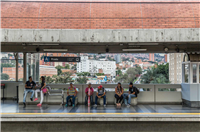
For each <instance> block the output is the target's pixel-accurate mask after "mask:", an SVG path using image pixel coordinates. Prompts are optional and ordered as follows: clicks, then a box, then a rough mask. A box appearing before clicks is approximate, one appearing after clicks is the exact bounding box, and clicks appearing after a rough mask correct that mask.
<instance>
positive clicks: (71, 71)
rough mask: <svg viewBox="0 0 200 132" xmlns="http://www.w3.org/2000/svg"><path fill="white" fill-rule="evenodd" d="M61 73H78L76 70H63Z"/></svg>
mask: <svg viewBox="0 0 200 132" xmlns="http://www.w3.org/2000/svg"><path fill="white" fill-rule="evenodd" d="M61 71H62V72H70V73H72V74H73V73H76V71H75V70H73V69H61Z"/></svg>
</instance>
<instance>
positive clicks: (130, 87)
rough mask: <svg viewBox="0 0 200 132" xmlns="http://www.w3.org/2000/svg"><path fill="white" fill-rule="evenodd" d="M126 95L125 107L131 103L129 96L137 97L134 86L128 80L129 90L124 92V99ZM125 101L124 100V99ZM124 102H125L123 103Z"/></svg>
mask: <svg viewBox="0 0 200 132" xmlns="http://www.w3.org/2000/svg"><path fill="white" fill-rule="evenodd" d="M127 96H128V104H127V107H130V104H131V98H135V97H137V88H136V87H135V86H133V83H132V82H130V84H129V92H128V94H124V101H125V99H126V98H127ZM125 102H126V101H125ZM125 104H126V103H125Z"/></svg>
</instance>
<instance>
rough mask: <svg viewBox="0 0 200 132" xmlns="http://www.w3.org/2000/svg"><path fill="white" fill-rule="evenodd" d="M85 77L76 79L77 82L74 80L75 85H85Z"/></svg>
mask: <svg viewBox="0 0 200 132" xmlns="http://www.w3.org/2000/svg"><path fill="white" fill-rule="evenodd" d="M87 80H88V79H87V77H85V76H84V77H79V78H77V80H76V83H77V84H86V83H87Z"/></svg>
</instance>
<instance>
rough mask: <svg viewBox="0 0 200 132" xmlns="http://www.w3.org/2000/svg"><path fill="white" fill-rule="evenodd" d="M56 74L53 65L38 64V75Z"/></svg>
mask: <svg viewBox="0 0 200 132" xmlns="http://www.w3.org/2000/svg"><path fill="white" fill-rule="evenodd" d="M53 75H57V69H56V68H55V67H54V66H45V65H40V76H50V77H52V76H53Z"/></svg>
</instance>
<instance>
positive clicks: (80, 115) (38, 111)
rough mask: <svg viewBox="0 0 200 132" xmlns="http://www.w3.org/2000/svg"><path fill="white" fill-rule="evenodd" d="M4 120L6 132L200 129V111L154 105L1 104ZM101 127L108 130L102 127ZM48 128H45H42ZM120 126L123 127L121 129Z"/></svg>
mask: <svg viewBox="0 0 200 132" xmlns="http://www.w3.org/2000/svg"><path fill="white" fill-rule="evenodd" d="M1 121H2V130H3V131H5V132H7V131H18V130H19V131H32V130H34V131H65V130H66V129H68V130H70V131H95V129H102V130H104V129H105V128H107V129H105V131H111V130H113V131H116V130H118V129H119V130H123V129H127V130H130V131H131V130H132V127H136V128H135V130H137V131H140V130H142V129H143V130H144V131H145V130H146V131H149V130H151V131H155V130H156V129H158V128H156V127H158V126H156V124H157V125H161V126H162V129H158V130H157V131H163V130H164V129H165V130H168V131H171V130H180V129H182V128H184V130H188V131H190V130H193V131H197V130H200V108H189V107H185V106H182V105H152V104H151V105H148V104H145V105H137V106H131V107H129V108H127V107H125V106H122V107H121V108H120V109H118V108H116V107H115V106H114V105H107V106H106V107H103V106H98V107H93V106H91V107H89V108H88V107H87V106H85V105H77V106H75V107H65V106H62V105H47V104H43V106H42V107H37V106H36V105H27V106H26V108H23V105H18V104H17V103H16V102H13V101H5V102H4V103H3V102H2V103H1ZM88 122H90V123H91V125H92V126H90V127H89V126H88V125H89V124H90V123H89V124H87V123H88ZM123 124H124V125H123ZM175 124H176V125H175ZM186 124H187V125H186ZM99 125H100V126H102V127H104V128H101V127H99ZM115 125H117V127H115ZM40 126H41V128H40ZM44 126H45V128H42V127H44ZM87 126H88V127H87ZM119 126H121V128H118V127H119ZM142 126H143V127H145V128H142ZM186 126H187V127H186ZM188 126H190V127H191V128H190V127H188ZM38 127H39V128H38ZM64 128H66V129H64ZM81 128H84V130H81ZM108 128H110V129H108ZM147 129H148V130H147Z"/></svg>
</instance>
